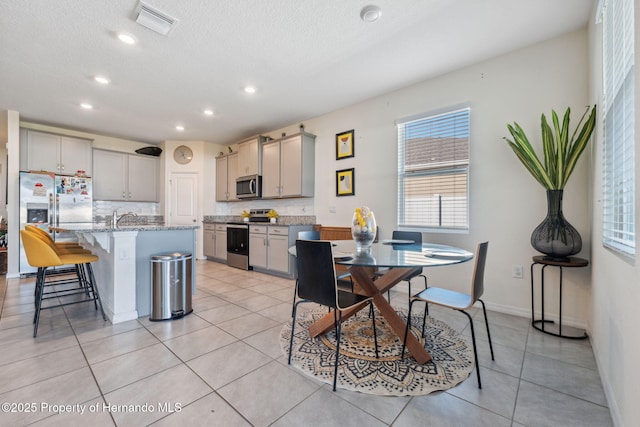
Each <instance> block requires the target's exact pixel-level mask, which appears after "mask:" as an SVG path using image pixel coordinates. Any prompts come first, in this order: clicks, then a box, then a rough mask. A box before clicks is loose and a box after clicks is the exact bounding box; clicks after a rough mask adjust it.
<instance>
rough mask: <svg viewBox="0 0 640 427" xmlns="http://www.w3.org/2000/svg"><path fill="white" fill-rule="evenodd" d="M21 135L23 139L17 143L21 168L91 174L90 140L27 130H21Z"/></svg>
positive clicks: (67, 173)
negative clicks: (20, 147)
mask: <svg viewBox="0 0 640 427" xmlns="http://www.w3.org/2000/svg"><path fill="white" fill-rule="evenodd" d="M21 137H22V138H24V140H23V141H22V142H21V145H22V153H21V160H20V168H21V169H23V170H36V171H48V172H54V173H56V174H59V175H74V174H75V173H76V172H77V171H79V170H83V171H85V173H86V174H87V176H92V173H91V154H92V152H91V143H92V142H93V141H92V140H90V139H82V138H74V137H71V136H65V135H57V134H53V133H47V132H39V131H34V130H31V129H22V130H21ZM23 144H24V145H23ZM25 148H26V152H25V151H24V150H25Z"/></svg>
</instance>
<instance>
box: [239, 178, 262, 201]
mask: <svg viewBox="0 0 640 427" xmlns="http://www.w3.org/2000/svg"><path fill="white" fill-rule="evenodd" d="M236 196H237V197H238V199H259V198H260V197H262V176H260V175H249V176H241V177H240V178H237V179H236Z"/></svg>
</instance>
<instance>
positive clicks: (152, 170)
mask: <svg viewBox="0 0 640 427" xmlns="http://www.w3.org/2000/svg"><path fill="white" fill-rule="evenodd" d="M158 170H159V164H158V158H157V157H151V156H142V155H135V154H128V153H121V152H118V151H109V150H100V149H95V150H93V198H94V200H119V201H128V202H129V201H131V202H157V201H158Z"/></svg>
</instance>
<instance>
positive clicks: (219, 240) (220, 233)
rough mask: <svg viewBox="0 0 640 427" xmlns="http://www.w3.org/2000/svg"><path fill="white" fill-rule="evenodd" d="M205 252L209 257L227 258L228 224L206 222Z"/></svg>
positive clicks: (204, 235) (224, 259)
mask: <svg viewBox="0 0 640 427" xmlns="http://www.w3.org/2000/svg"><path fill="white" fill-rule="evenodd" d="M202 234H203V242H202V243H203V252H204V256H206V257H207V258H213V259H217V260H221V261H226V260H227V225H226V224H207V223H205V224H204V227H203V232H202Z"/></svg>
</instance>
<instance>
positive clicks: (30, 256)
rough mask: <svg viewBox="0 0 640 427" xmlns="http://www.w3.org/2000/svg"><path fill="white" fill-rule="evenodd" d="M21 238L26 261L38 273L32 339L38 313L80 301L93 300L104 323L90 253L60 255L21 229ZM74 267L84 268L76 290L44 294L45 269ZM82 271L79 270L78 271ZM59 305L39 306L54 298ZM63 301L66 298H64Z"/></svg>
mask: <svg viewBox="0 0 640 427" xmlns="http://www.w3.org/2000/svg"><path fill="white" fill-rule="evenodd" d="M20 237H21V238H22V244H23V247H24V251H25V254H26V255H27V261H28V262H29V265H31V266H32V267H36V268H37V269H38V272H37V274H36V290H35V314H34V316H33V323H34V327H33V336H34V338H35V337H36V335H37V334H38V323H39V321H40V311H41V310H45V309H50V308H55V307H63V306H66V305H73V304H79V303H83V302H90V301H93V303H94V305H95V308H96V310H98V308H100V311H101V313H102V318H103V319H104V320H107V318H106V316H105V314H104V310H103V308H102V302H101V301H100V297H99V295H98V288H97V286H96V282H95V276H94V274H93V269H92V267H91V263H92V262H95V261H97V260H98V257H97V256H96V255H93V254H91V253H75V254H63V255H58V253H56V251H55V249H54V248H52V247H51V246H50V245H49V244H48V243H47V242H46V241H45V240H43V239H42V238H41V237H39V236H38V235H36V234H35V233H33V232H30V231H27V230H20ZM68 264H71V265H76V266H79V265H80V266H84V269H86V273H87V274H86V277H82V276H81V275H80V274H78V280H77V282H78V284H79V286H78V287H76V288H66V287H65V288H64V289H62V290H60V291H55V292H50V293H46V294H45V292H44V287H45V284H46V276H47V269H49V268H52V267H58V266H62V265H68ZM78 270H82V269H81V268H79V269H77V270H76V271H78ZM81 294H83V295H84V298H82V299H75V300H71V301H68V302H63V300H62V299H63V298H65V297H70V296H72V295H81ZM56 298H60V299H59V300H58V304H55V305H47V306H46V307H43V306H42V302H43V300H49V299H56ZM65 299H66V298H65Z"/></svg>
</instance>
